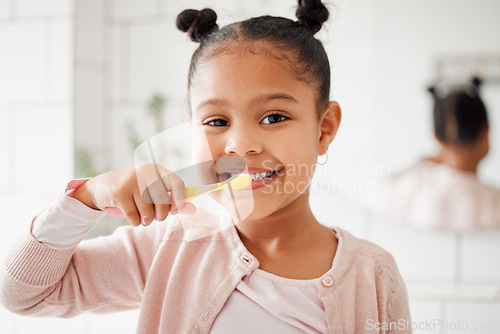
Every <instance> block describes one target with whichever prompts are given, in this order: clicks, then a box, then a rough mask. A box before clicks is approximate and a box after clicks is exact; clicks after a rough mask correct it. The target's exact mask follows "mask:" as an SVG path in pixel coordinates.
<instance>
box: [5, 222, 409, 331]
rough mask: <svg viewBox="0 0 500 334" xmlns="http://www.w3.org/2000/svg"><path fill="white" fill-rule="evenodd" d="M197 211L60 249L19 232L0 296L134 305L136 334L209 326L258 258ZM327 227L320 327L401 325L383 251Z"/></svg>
mask: <svg viewBox="0 0 500 334" xmlns="http://www.w3.org/2000/svg"><path fill="white" fill-rule="evenodd" d="M68 214H75V213H71V212H69V213H68ZM196 216H197V217H198V218H199V217H200V215H196ZM202 216H203V217H204V218H203V221H199V220H197V221H189V219H190V217H189V216H183V217H182V220H183V221H182V224H181V223H180V219H179V216H172V217H169V219H167V221H165V222H155V223H154V224H152V225H151V226H150V227H147V228H142V227H139V228H132V227H121V228H119V229H117V230H116V231H115V233H114V234H113V235H111V236H109V237H99V238H96V239H93V240H86V241H83V242H81V243H80V245H79V246H78V247H76V248H73V249H69V250H56V249H53V248H50V247H48V246H46V245H44V244H42V243H40V242H38V241H37V240H35V239H34V238H33V237H32V236H31V234H28V235H27V236H26V238H25V240H23V241H22V242H21V243H20V244H19V245H18V246H17V247H16V248H14V249H13V251H12V252H11V253H10V255H9V256H8V258H7V259H6V261H5V263H4V264H3V265H2V266H1V267H0V302H1V304H2V305H4V306H5V307H6V308H8V309H10V310H11V311H13V312H18V313H21V314H25V315H34V316H59V317H71V316H75V315H77V314H79V313H81V312H83V311H93V312H100V313H104V312H112V311H120V310H128V309H134V308H139V307H141V308H142V309H141V313H140V319H139V327H138V329H137V332H138V333H147V334H151V333H169V334H170V333H209V332H210V328H211V326H212V323H213V322H214V319H215V318H216V316H217V314H218V313H219V312H220V310H221V309H222V307H223V305H224V303H225V301H226V300H227V299H228V297H229V295H230V294H231V293H232V292H233V290H234V289H235V287H236V286H237V285H238V283H239V282H240V281H241V279H242V277H244V276H245V275H249V274H250V273H251V272H252V271H253V270H254V269H255V268H257V267H258V266H259V262H258V261H257V259H256V258H255V257H254V256H253V255H252V254H250V253H249V252H248V250H247V249H246V248H245V246H244V245H243V243H242V242H241V240H240V239H239V237H238V234H237V231H236V229H235V228H234V226H233V225H231V224H229V225H230V227H229V228H225V229H223V230H222V231H219V232H216V233H213V234H210V233H207V229H210V228H214V226H215V224H219V223H220V220H221V219H220V217H219V218H218V219H216V218H215V217H214V216H212V215H211V214H210V213H206V214H204V215H202ZM217 221H219V222H217ZM186 222H187V224H186ZM335 231H336V233H337V237H338V238H339V246H338V249H337V253H336V255H335V259H334V262H333V267H332V269H330V271H328V272H327V273H326V274H325V275H323V276H322V279H321V280H318V283H317V286H316V287H317V289H318V296H319V298H320V299H321V300H322V302H323V303H324V306H325V311H326V318H327V326H328V332H329V333H336V334H341V333H342V334H354V333H390V332H392V333H410V332H411V330H409V328H410V324H409V321H410V316H409V310H408V301H407V295H406V288H405V285H404V283H403V281H402V279H401V276H400V274H399V272H398V270H397V267H396V264H395V262H394V259H393V257H392V256H391V255H390V254H389V253H388V252H386V251H385V250H383V249H382V248H380V247H379V246H377V245H375V244H373V243H371V242H368V241H365V240H361V239H358V238H356V237H354V236H353V235H351V234H350V233H348V232H346V231H344V230H342V229H339V228H336V229H335ZM199 233H202V235H207V234H208V236H206V237H202V235H200V234H199Z"/></svg>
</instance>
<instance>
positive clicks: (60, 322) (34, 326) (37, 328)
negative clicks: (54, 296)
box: [12, 316, 88, 334]
mask: <svg viewBox="0 0 500 334" xmlns="http://www.w3.org/2000/svg"><path fill="white" fill-rule="evenodd" d="M83 320H84V318H82V317H76V318H69V319H63V318H49V317H46V318H42V317H22V316H16V317H15V318H14V324H13V327H14V328H15V331H13V332H12V333H13V334H14V333H40V334H49V333H50V334H67V333H72V334H73V333H74V334H87V333H88V332H86V331H85V328H86V327H87V326H88V325H87V324H85V323H84V321H83Z"/></svg>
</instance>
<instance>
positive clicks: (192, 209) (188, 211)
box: [179, 202, 196, 215]
mask: <svg viewBox="0 0 500 334" xmlns="http://www.w3.org/2000/svg"><path fill="white" fill-rule="evenodd" d="M179 213H181V214H183V215H192V214H194V213H196V205H194V204H193V203H191V202H186V204H184V206H183V207H182V208H181V209H180V210H179Z"/></svg>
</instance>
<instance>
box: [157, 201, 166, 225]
mask: <svg viewBox="0 0 500 334" xmlns="http://www.w3.org/2000/svg"><path fill="white" fill-rule="evenodd" d="M169 211H170V204H155V219H156V220H157V221H160V222H161V221H164V220H165V219H167V216H168V213H169Z"/></svg>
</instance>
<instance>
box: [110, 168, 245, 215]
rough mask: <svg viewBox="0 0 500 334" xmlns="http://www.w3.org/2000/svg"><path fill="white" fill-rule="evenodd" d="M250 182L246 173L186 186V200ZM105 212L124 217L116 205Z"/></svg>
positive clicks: (235, 187) (237, 187)
mask: <svg viewBox="0 0 500 334" xmlns="http://www.w3.org/2000/svg"><path fill="white" fill-rule="evenodd" d="M250 183H252V178H251V177H250V176H249V175H246V174H239V175H234V176H232V177H230V178H229V179H227V180H226V181H224V182H220V183H213V184H207V185H203V186H194V185H187V186H186V201H190V200H192V199H193V198H196V197H198V196H200V195H202V194H206V193H211V192H213V191H217V190H221V189H229V188H230V189H234V190H238V189H243V188H245V187H247V186H248V185H250ZM106 214H107V215H108V216H111V217H115V218H125V215H124V214H123V212H122V211H121V210H120V209H119V208H116V207H106Z"/></svg>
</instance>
